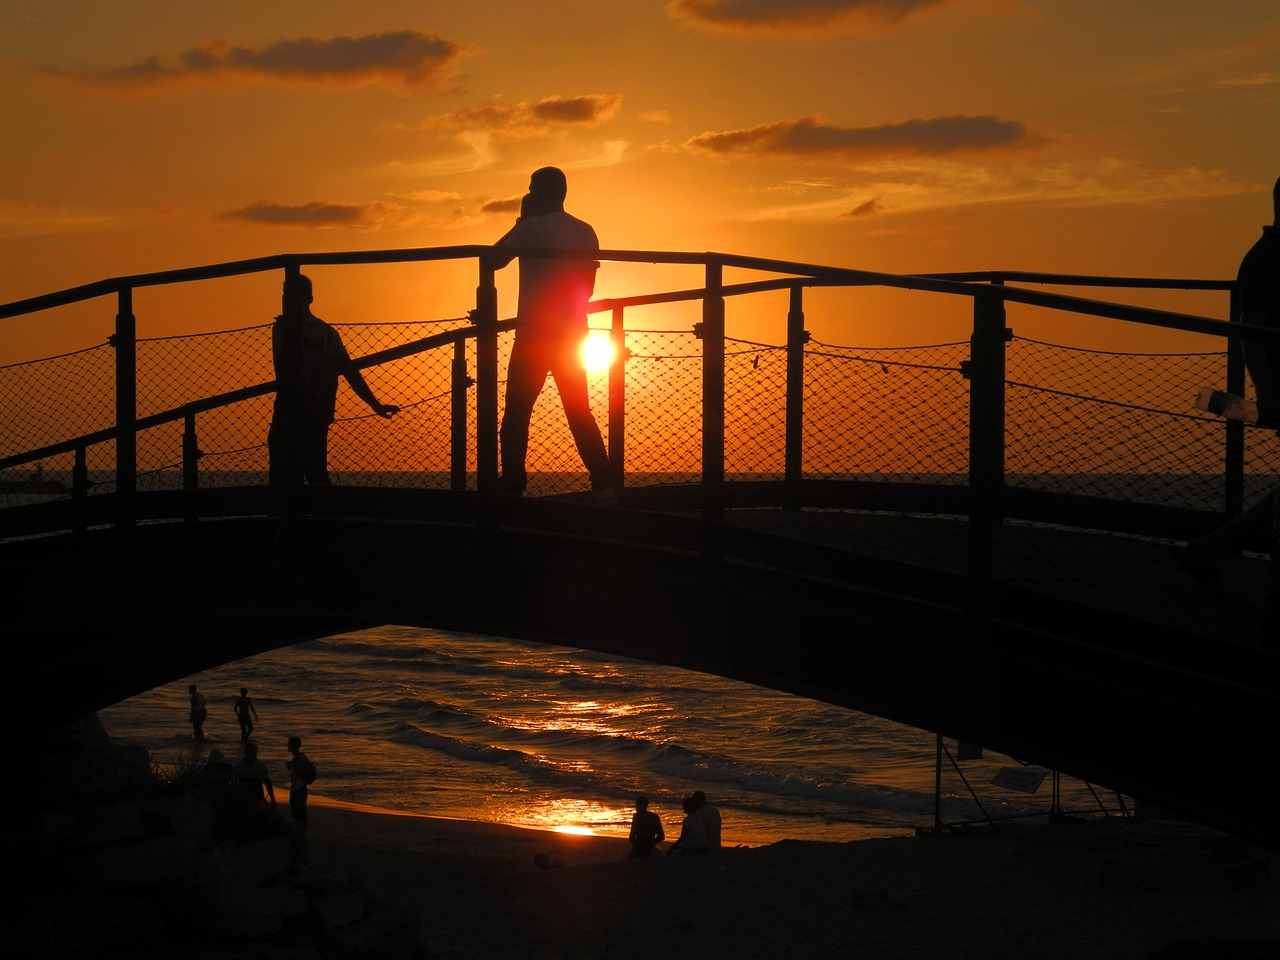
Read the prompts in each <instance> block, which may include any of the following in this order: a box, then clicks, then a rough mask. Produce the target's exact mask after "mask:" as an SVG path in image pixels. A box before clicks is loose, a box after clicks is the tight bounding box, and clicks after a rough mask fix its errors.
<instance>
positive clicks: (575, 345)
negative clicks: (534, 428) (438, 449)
mask: <svg viewBox="0 0 1280 960" xmlns="http://www.w3.org/2000/svg"><path fill="white" fill-rule="evenodd" d="M567 192H568V183H567V181H566V179H565V175H564V173H563V171H561V170H559V169H558V168H556V167H542V168H541V169H538V170H535V171H534V172H533V175H532V176H530V178H529V193H528V194H527V195H526V196H525V198H524V200H523V201H522V203H521V206H520V217H519V218H518V219H517V220H516V223H515V226H514V227H512V228H511V229H510V230H508V231H507V233H506V234H505V235H504V236H503V237H502V238H501V239H500V240H498V242H497V243H496V244H494V246H495V247H529V248H544V249H554V250H589V251H596V250H599V249H600V242H599V240H598V239H597V238H596V232H595V230H594V229H593V228H592V227H591V225H590V224H588V223H586V222H585V221H582V220H579V219H578V218H577V217H573V216H570V215H569V214H568V213H565V210H564V199H565V195H566V194H567ZM512 258H513V255H507V256H505V258H503V257H500V258H499V259H498V261H497V266H498V267H499V268H501V267H505V266H506V265H507V264H509V263H510V262H511V260H512ZM598 267H599V263H597V262H596V261H594V260H591V261H584V260H575V259H567V258H566V259H560V258H555V257H521V258H520V294H519V304H518V307H517V311H516V336H515V342H514V344H513V345H512V347H511V360H510V362H509V363H508V365H507V393H506V405H505V408H504V409H503V413H502V427H501V433H500V435H501V448H502V484H501V489H502V491H503V492H504V493H509V494H513V495H516V496H519V495H521V494H523V493H524V491H525V487H526V486H527V485H528V476H527V474H526V472H525V457H526V455H527V454H528V449H529V419H530V417H531V416H532V415H533V407H534V404H535V403H536V402H537V400H538V395H539V394H540V393H541V392H542V387H543V384H544V383H545V382H546V379H547V374H551V376H552V377H553V378H555V381H556V388H557V390H559V392H560V402H561V403H562V404H563V405H564V413H565V417H566V418H567V419H568V421H569V430H570V432H572V434H573V441H574V443H575V444H576V445H577V447H578V454H579V456H581V457H582V462H583V464H585V465H586V468H587V472H588V474H589V475H590V477H591V489H592V491H593V492H594V493H595V499H596V501H597V502H599V503H613V502H616V501H617V499H618V493H617V487H616V484H617V481H616V479H615V477H614V474H613V470H612V468H611V466H610V463H609V454H608V451H607V450H606V449H605V445H604V440H603V438H602V437H601V435H600V427H599V425H597V423H596V420H595V417H594V416H593V415H592V413H591V403H590V400H589V398H588V395H587V372H586V369H585V368H584V367H583V365H582V361H581V359H580V357H579V351H580V349H581V347H582V342H583V340H584V339H585V338H586V335H587V309H586V308H587V303H588V302H589V301H590V299H591V294H592V292H593V290H594V289H595V275H596V269H597V268H598Z"/></svg>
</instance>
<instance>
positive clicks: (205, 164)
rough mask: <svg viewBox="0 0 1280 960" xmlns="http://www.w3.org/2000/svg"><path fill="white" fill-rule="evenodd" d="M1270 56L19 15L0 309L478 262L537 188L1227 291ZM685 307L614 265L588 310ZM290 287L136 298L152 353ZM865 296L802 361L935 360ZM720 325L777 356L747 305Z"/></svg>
mask: <svg viewBox="0 0 1280 960" xmlns="http://www.w3.org/2000/svg"><path fill="white" fill-rule="evenodd" d="M1278 36H1280V12H1278V10H1277V7H1276V5H1275V4H1274V3H1273V2H1270V0H1234V2H1232V3H1229V4H1210V3H1204V2H1201V0H1194V2H1192V0H1167V2H1162V3H1158V4H1156V3H1114V2H1103V0H1086V2H1080V0H1009V2H995V3H992V2H985V0H934V2H929V3H915V2H901V3H881V2H877V3H870V2H867V0H835V2H827V3H820V4H797V3H795V2H793V0H762V2H757V3H752V4H743V3H731V2H726V0H705V2H702V0H699V2H684V0H681V2H663V0H645V2H638V3H626V4H623V3H607V4H602V3H598V2H596V3H592V2H585V0H552V2H551V3H550V5H540V6H536V7H533V6H521V5H512V4H507V3H491V2H483V0H482V2H476V3H467V4H444V5H441V4H434V5H433V4H422V3H420V2H416V0H415V2H410V0H370V2H367V3H363V4H358V5H354V6H353V5H350V4H337V3H316V2H306V3H303V2H302V0H283V2H280V3H273V4H270V5H267V6H263V5H261V4H248V3H242V2H231V3H224V4H219V5H217V6H216V7H214V8H206V7H200V8H198V9H197V8H191V9H190V10H187V9H186V8H185V7H184V6H183V5H177V6H175V5H174V4H172V3H170V2H168V0H121V2H118V3H112V4H99V3H92V2H89V0H57V2H49V0H9V2H6V3H5V4H4V6H3V10H2V11H0V62H2V63H3V66H4V69H2V70H0V91H3V98H4V102H5V105H6V119H7V121H8V129H9V131H10V136H9V137H8V138H7V139H6V149H5V150H4V152H3V155H2V156H0V174H2V176H0V184H3V186H2V187H0V248H2V250H3V254H4V260H5V263H6V265H7V269H6V270H5V272H4V275H3V277H0V302H9V301H13V300H18V299H22V298H26V297H31V296H36V295H39V294H43V293H47V292H50V291H54V290H61V289H65V288H68V287H73V286H76V285H79V284H84V283H90V282H93V281H97V280H100V279H104V278H109V277H121V276H129V275H132V274H138V273H147V272H152V271H160V270H167V269H177V268H183V267H190V266H198V265H203V264H214V263H221V262H227V261H232V260H240V259H247V258H253V257H259V256H267V255H274V254H279V253H306V252H311V251H341V250H368V249H396V248H415V247H431V246H449V245H462V244H488V243H492V242H493V241H494V240H496V239H497V238H498V237H500V236H501V235H502V234H503V233H504V232H505V231H506V230H507V229H508V228H509V227H510V225H511V223H512V221H513V219H514V217H515V216H516V214H517V212H518V209H519V201H520V197H521V195H522V194H523V192H524V190H525V188H526V185H527V182H528V177H529V173H530V172H531V171H532V170H533V169H535V168H537V167H539V166H542V165H545V164H555V165H558V166H560V167H562V168H563V169H564V170H565V171H566V173H567V174H568V179H569V195H568V199H567V202H566V209H567V210H568V211H569V212H570V213H573V214H574V215H576V216H579V217H582V218H583V219H586V220H587V221H589V222H590V223H591V224H592V225H593V226H594V227H595V228H596V230H597V233H598V234H599V237H600V242H601V246H602V247H603V248H605V249H606V250H607V249H639V250H675V251H680V250H683V251H721V252H728V253H739V254H745V255H752V256H762V257H774V258H783V259H788V260H798V261H802V262H812V263H820V264H831V265H837V266H849V267H855V268H861V269H868V270H875V271H884V272H891V273H915V272H921V271H928V272H934V271H957V270H988V269H1007V270H1037V271H1038V270H1048V271H1054V272H1061V273H1097V274H1106V275H1128V276H1187V277H1205V278H1222V277H1228V276H1232V275H1234V270H1235V267H1236V264H1237V262H1238V260H1239V257H1240V255H1241V253H1242V251H1243V250H1244V249H1245V247H1246V246H1247V245H1248V244H1249V243H1250V242H1252V240H1253V239H1254V238H1255V237H1256V235H1257V233H1258V231H1259V227H1260V225H1261V224H1262V223H1264V222H1266V221H1267V220H1268V219H1269V198H1268V191H1269V189H1270V185H1271V183H1272V182H1274V179H1275V176H1276V173H1277V170H1278V169H1280V145H1278V142H1277V138H1276V136H1275V118H1276V102H1277V88H1278V81H1277V69H1276V64H1277V62H1280V55H1278ZM746 78H750V79H749V80H747V79H746ZM515 274H516V271H515V270H514V269H512V270H506V271H503V272H502V276H501V277H500V289H499V305H500V310H502V311H504V315H510V310H511V309H512V307H513V305H514V285H515V283H516V276H515ZM699 280H700V277H699V274H698V272H697V271H696V270H683V271H682V270H677V269H674V268H665V267H664V268H658V267H654V266H652V265H649V264H625V263H617V262H610V261H609V260H608V258H607V257H606V258H602V266H601V269H600V271H599V277H598V280H597V284H596V296H598V297H614V296H623V295H627V294H632V293H637V292H646V291H650V290H654V289H678V288H679V287H681V286H690V285H696V284H697V283H698V282H699ZM277 282H278V280H277V278H274V277H272V278H269V279H268V278H258V279H256V280H254V281H252V282H250V281H244V282H240V281H237V282H234V283H232V282H228V283H226V284H222V283H219V284H212V285H209V286H208V287H207V289H206V288H205V287H202V288H201V291H200V293H199V294H190V293H189V292H188V291H181V290H167V289H166V290H161V289H156V290H154V291H150V292H148V293H147V294H146V295H145V296H142V297H139V302H138V304H137V307H136V312H137V316H138V324H139V335H140V336H165V335H173V334H181V333H188V332H195V331H207V330H211V329H236V328H238V327H241V326H245V325H247V324H251V323H257V322H263V321H264V320H265V321H269V319H270V317H271V316H272V315H273V314H274V312H275V308H276V306H277V300H278V295H277V292H276V290H275V289H274V286H275V284H276V283H277ZM866 296H867V297H871V298H874V299H873V302H872V303H871V304H870V309H868V308H859V309H857V310H849V309H839V310H835V309H832V310H825V311H824V310H818V309H809V310H807V311H806V322H807V324H808V326H809V327H810V328H811V330H812V331H813V334H814V336H815V337H817V338H818V339H821V340H825V341H827V342H837V343H864V342H866V340H867V339H868V338H871V337H886V336H888V334H890V333H892V334H893V335H894V337H895V338H897V339H899V341H900V342H902V341H901V338H903V337H907V338H910V339H909V340H908V341H907V342H930V341H934V340H936V339H939V338H948V337H950V336H951V335H952V334H953V333H954V331H952V330H951V329H950V323H949V321H948V320H947V319H946V318H945V316H944V313H943V312H942V310H941V309H940V308H938V307H937V305H936V304H935V303H934V302H933V301H929V302H927V303H926V302H924V299H923V298H921V297H916V298H915V299H914V300H913V302H912V305H911V306H912V309H910V310H909V311H901V310H899V309H898V308H897V307H896V306H895V305H894V304H892V303H891V302H890V301H889V300H888V299H886V298H883V297H879V296H878V295H877V294H876V293H875V292H874V291H869V292H868V293H867V295H866ZM1153 296H1154V295H1153ZM1162 296H1163V297H1164V298H1165V299H1166V300H1167V302H1166V303H1163V304H1161V305H1162V306H1165V307H1167V308H1173V309H1187V310H1188V311H1189V312H1195V311H1196V310H1197V309H1199V308H1201V307H1203V309H1204V310H1217V311H1218V312H1219V313H1221V312H1222V307H1221V306H1220V305H1219V304H1218V303H1217V301H1214V300H1211V299H1208V298H1201V299H1197V298H1196V297H1195V296H1194V295H1188V296H1184V297H1177V296H1175V295H1173V294H1169V295H1162ZM474 298H475V270H474V263H466V262H463V263H459V264H457V265H456V269H454V268H446V267H444V266H436V265H425V264H418V265H409V266H406V267H404V268H395V269H394V270H393V269H390V268H388V269H386V270H382V269H379V270H372V269H370V270H356V269H350V270H332V271H324V272H323V273H322V275H321V276H319V277H318V278H317V312H318V313H320V315H321V316H323V317H324V318H325V319H326V320H329V321H330V322H337V323H342V322H352V323H353V322H386V323H400V322H407V321H410V320H420V321H421V320H434V319H438V318H445V317H456V316H459V315H461V314H465V313H466V311H467V310H468V309H470V308H472V307H474V305H475V301H474ZM321 306H323V311H321V309H320V308H321ZM109 310H110V307H109V306H108V308H106V310H104V309H103V308H102V306H101V304H97V305H88V306H84V307H75V308H67V309H66V310H65V311H64V312H63V313H62V314H60V315H59V316H58V318H57V319H56V321H55V322H51V323H44V324H40V325H38V326H34V325H28V326H31V327H32V329H28V330H26V331H25V332H24V337H25V338H26V339H27V340H28V346H29V347H30V349H31V350H32V351H34V352H36V353H38V354H39V355H50V354H54V353H60V352H62V351H64V350H68V349H78V348H81V347H83V346H85V345H86V344H92V343H100V342H102V340H103V339H104V337H105V336H106V335H107V334H108V333H109V332H110V323H111V316H110V313H109V312H108V311H109ZM675 316H676V312H675V311H674V310H665V311H655V312H654V313H653V317H654V319H655V322H664V321H665V322H671V320H672V319H674V317H675ZM629 322H630V321H629ZM680 322H681V323H684V321H683V320H680ZM730 322H731V329H732V330H733V332H734V333H736V334H738V335H742V336H746V337H761V338H764V337H766V336H767V337H768V339H770V340H771V341H774V342H776V341H777V340H778V339H779V336H778V333H777V331H776V330H775V329H769V327H768V325H767V324H766V323H765V322H764V321H763V320H762V319H761V316H760V315H757V314H754V313H751V312H750V311H744V312H742V313H740V314H735V315H734V316H732V317H731V318H730ZM12 323H13V322H10V324H11V325H12ZM1113 326H1114V325H1113ZM917 327H919V328H920V332H919V333H917V332H916V328H917ZM966 335H967V334H966ZM1170 336H1171V337H1172V338H1173V339H1174V340H1175V341H1176V340H1177V338H1178V336H1179V335H1176V334H1171V335H1170Z"/></svg>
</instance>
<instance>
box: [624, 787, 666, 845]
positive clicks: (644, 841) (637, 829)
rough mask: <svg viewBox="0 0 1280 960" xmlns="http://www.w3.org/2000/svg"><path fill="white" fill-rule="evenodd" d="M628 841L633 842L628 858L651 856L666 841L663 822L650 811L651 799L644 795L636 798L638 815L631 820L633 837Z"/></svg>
mask: <svg viewBox="0 0 1280 960" xmlns="http://www.w3.org/2000/svg"><path fill="white" fill-rule="evenodd" d="M627 839H629V840H630V841H631V852H630V853H629V854H627V857H628V858H631V857H647V856H650V855H651V854H652V853H653V851H654V849H655V848H656V847H657V846H658V844H660V843H661V842H662V841H663V840H665V839H666V834H665V833H663V830H662V821H661V820H660V819H659V818H658V815H657V814H656V813H654V812H653V811H652V810H650V809H649V798H648V797H646V796H645V795H644V794H641V795H640V796H638V797H636V813H635V816H633V817H632V818H631V835H630V836H629V837H628V838H627Z"/></svg>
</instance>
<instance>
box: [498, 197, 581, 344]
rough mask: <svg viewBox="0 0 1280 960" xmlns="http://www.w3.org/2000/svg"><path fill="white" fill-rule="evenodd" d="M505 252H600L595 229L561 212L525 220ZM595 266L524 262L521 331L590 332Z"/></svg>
mask: <svg viewBox="0 0 1280 960" xmlns="http://www.w3.org/2000/svg"><path fill="white" fill-rule="evenodd" d="M501 243H502V245H503V246H507V247H531V248H534V249H549V250H589V251H592V252H594V251H597V250H599V249H600V241H599V239H598V238H597V237H596V232H595V229H594V228H593V227H592V226H591V224H589V223H587V222H586V221H584V220H579V219H578V218H577V217H574V216H571V215H570V214H567V213H565V212H564V211H563V210H556V211H553V212H551V213H544V214H542V215H541V216H536V217H525V218H524V219H522V220H521V221H520V222H519V223H517V224H516V225H515V226H514V227H512V228H511V231H510V232H509V233H508V234H507V235H506V236H505V237H503V238H502V241H501ZM598 266H599V264H598V263H597V262H596V261H595V260H571V259H561V258H557V257H521V258H520V295H519V306H518V308H517V319H518V320H519V324H520V330H521V331H522V332H524V331H526V330H533V331H535V332H538V331H542V330H547V329H548V328H551V329H553V330H554V329H561V328H564V327H585V326H586V322H587V303H588V302H589V301H590V300H591V294H592V292H593V291H594V289H595V273H596V268H597V267H598Z"/></svg>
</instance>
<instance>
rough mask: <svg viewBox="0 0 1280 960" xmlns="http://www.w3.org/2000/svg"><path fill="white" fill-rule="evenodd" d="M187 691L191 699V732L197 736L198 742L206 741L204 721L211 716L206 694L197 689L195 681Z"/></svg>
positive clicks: (189, 717)
mask: <svg viewBox="0 0 1280 960" xmlns="http://www.w3.org/2000/svg"><path fill="white" fill-rule="evenodd" d="M187 693H188V695H189V697H190V701H191V713H190V715H189V716H188V719H189V720H190V721H191V733H192V734H193V735H194V736H195V738H196V742H197V743H202V742H203V741H204V721H205V718H207V717H208V716H209V711H208V709H207V708H206V707H205V702H204V694H203V693H201V692H200V691H199V690H197V689H196V685H195V684H194V683H193V684H191V686H189V687H187Z"/></svg>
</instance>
